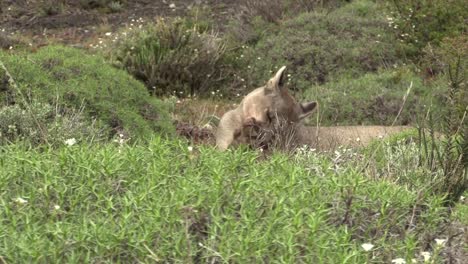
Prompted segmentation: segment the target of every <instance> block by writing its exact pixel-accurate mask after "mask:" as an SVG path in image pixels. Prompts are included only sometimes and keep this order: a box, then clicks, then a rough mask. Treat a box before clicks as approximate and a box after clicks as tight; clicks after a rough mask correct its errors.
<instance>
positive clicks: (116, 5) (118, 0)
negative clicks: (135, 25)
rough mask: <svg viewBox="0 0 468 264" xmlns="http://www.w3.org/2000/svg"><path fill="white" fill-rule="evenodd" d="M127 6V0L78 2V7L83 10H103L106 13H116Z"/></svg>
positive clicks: (82, 0) (81, 0)
mask: <svg viewBox="0 0 468 264" xmlns="http://www.w3.org/2000/svg"><path fill="white" fill-rule="evenodd" d="M126 4H127V0H80V6H81V7H82V8H85V9H96V8H97V9H103V10H105V11H108V12H118V11H121V10H122V8H123V7H124V6H125V5H126Z"/></svg>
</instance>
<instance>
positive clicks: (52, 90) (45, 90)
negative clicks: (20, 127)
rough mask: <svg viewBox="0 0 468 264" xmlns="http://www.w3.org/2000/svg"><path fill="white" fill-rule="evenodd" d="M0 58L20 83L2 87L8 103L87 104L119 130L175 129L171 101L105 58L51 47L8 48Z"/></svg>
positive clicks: (142, 133)
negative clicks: (151, 93)
mask: <svg viewBox="0 0 468 264" xmlns="http://www.w3.org/2000/svg"><path fill="white" fill-rule="evenodd" d="M0 61H2V62H3V64H4V65H5V66H6V68H7V70H8V71H9V72H10V74H11V76H12V78H13V79H14V81H15V82H16V84H17V86H18V89H16V88H15V87H12V86H11V85H6V86H5V85H4V86H2V87H3V88H2V89H1V91H0V99H1V100H2V104H7V105H9V104H14V103H17V104H21V105H22V106H21V108H22V109H24V108H25V107H27V105H28V104H30V103H31V102H39V103H43V104H49V105H54V106H55V105H58V106H60V109H67V110H70V111H73V109H75V110H76V109H81V108H84V111H83V112H84V113H85V114H86V115H87V116H88V117H92V118H94V119H97V120H98V121H102V122H103V124H104V125H106V126H108V127H110V128H112V129H113V133H120V132H122V131H126V132H128V133H129V134H130V136H131V137H141V136H148V135H149V134H150V133H152V132H154V131H156V132H159V133H164V134H165V133H172V131H173V126H172V123H171V121H170V116H169V105H168V104H166V103H164V102H161V101H160V100H158V99H156V98H151V97H150V96H149V95H148V93H147V91H146V89H145V87H144V86H143V85H142V84H141V83H139V82H138V81H136V80H135V79H133V78H132V77H131V76H129V75H128V74H127V73H125V72H124V71H121V70H118V69H115V68H113V67H112V66H110V65H108V64H106V63H105V62H104V61H103V59H102V58H99V57H97V56H92V55H87V54H86V53H84V52H83V51H80V50H78V49H73V48H66V47H61V46H48V47H44V48H42V49H40V50H38V51H37V52H36V53H31V54H26V53H25V54H22V53H18V54H14V53H7V52H3V53H0ZM0 71H1V70H0ZM0 73H1V72H0Z"/></svg>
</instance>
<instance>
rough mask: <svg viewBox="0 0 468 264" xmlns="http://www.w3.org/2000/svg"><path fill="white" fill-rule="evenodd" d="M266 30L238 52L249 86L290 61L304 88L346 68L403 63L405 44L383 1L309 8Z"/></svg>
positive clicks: (353, 71)
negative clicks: (382, 6) (390, 26)
mask: <svg viewBox="0 0 468 264" xmlns="http://www.w3.org/2000/svg"><path fill="white" fill-rule="evenodd" d="M261 34H262V35H260V38H259V39H258V41H256V44H255V45H253V46H246V48H244V49H242V52H239V54H238V64H239V68H241V77H240V78H243V79H245V83H246V86H247V87H255V86H257V85H260V84H262V83H263V82H264V81H265V80H266V79H267V78H269V77H270V76H271V74H272V73H273V72H274V71H275V70H276V69H277V68H276V67H281V65H287V66H288V73H290V74H291V78H290V83H292V84H293V86H294V87H296V88H297V89H299V90H304V89H307V88H309V87H311V86H312V85H314V84H316V83H318V84H323V83H325V82H328V81H332V80H334V79H336V78H339V76H340V75H341V74H344V73H346V74H350V75H352V76H359V75H362V74H364V73H367V72H375V71H377V70H378V69H379V68H381V67H388V66H394V65H395V64H401V62H402V59H401V58H400V57H399V56H400V53H399V52H400V50H401V48H402V47H400V44H399V43H398V42H396V40H395V38H394V36H393V34H392V32H391V31H389V29H388V27H387V23H386V21H385V16H384V14H382V12H381V10H380V6H379V5H378V4H376V3H373V2H370V1H356V2H352V3H350V4H347V5H344V6H342V7H340V8H338V9H334V10H332V11H330V12H329V13H327V12H325V11H321V12H311V13H303V14H300V15H298V16H297V17H295V18H292V19H290V20H286V21H284V22H283V23H282V24H281V25H279V26H275V27H270V28H267V31H266V32H262V33H261Z"/></svg>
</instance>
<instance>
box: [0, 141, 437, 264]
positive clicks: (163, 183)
mask: <svg viewBox="0 0 468 264" xmlns="http://www.w3.org/2000/svg"><path fill="white" fill-rule="evenodd" d="M0 151H1V152H2V154H3V155H0V164H2V166H3V167H2V170H0V189H1V190H8V192H3V193H2V195H1V196H0V203H1V204H2V205H3V209H2V210H1V211H0V223H1V224H0V232H1V233H2V234H3V235H2V236H1V237H0V243H1V244H2V258H3V260H5V261H7V262H12V261H13V262H44V263H46V262H47V263H50V262H72V263H74V262H87V263H88V262H127V263H128V262H154V261H156V262H184V263H189V262H195V263H199V262H229V263H256V262H264V261H267V262H269V261H274V260H282V261H284V262H287V263H295V262H306V263H319V262H324V263H343V262H345V261H349V262H352V263H364V262H366V261H367V260H368V259H369V258H371V257H372V261H375V262H382V263H390V262H391V260H392V259H395V258H398V257H402V258H406V259H411V258H413V257H417V256H418V255H419V254H420V252H421V251H423V250H424V251H426V250H428V249H430V248H431V247H432V246H433V245H434V242H433V241H434V240H433V239H434V238H443V236H441V235H442V234H441V233H440V232H441V231H440V230H441V225H443V223H444V219H445V218H446V210H445V209H444V207H442V206H441V205H442V199H441V197H438V196H430V195H428V192H426V191H425V190H421V191H420V190H418V191H409V190H407V189H406V188H405V187H401V186H398V185H396V184H394V183H392V182H390V181H373V180H370V179H369V178H367V177H365V176H364V175H362V174H360V173H358V172H357V171H356V169H355V166H354V165H352V164H347V163H340V162H336V161H337V158H336V157H332V158H327V157H326V156H321V155H318V154H316V153H314V152H308V151H305V152H304V153H302V154H297V155H294V156H291V157H286V156H284V155H279V154H276V155H273V156H272V157H271V158H270V159H268V160H266V161H257V154H256V153H255V152H246V151H244V150H242V149H238V150H235V151H230V152H225V153H220V152H218V151H216V150H214V149H212V148H208V147H200V148H197V147H194V148H191V149H190V148H188V146H187V145H186V144H184V143H181V142H177V141H164V140H161V139H160V138H156V139H154V140H152V141H151V142H150V143H149V145H142V146H139V145H134V146H127V145H126V144H123V145H122V144H107V145H88V144H76V145H73V146H66V147H65V146H64V147H61V148H59V149H49V148H45V149H43V150H41V151H38V150H35V149H27V148H24V147H21V146H20V145H10V146H7V147H2V148H0ZM415 214H416V216H417V217H416V218H415ZM389 234H391V235H389ZM363 243H372V244H374V245H375V249H373V250H372V252H367V251H365V250H363V249H362V247H361V245H362V244H363Z"/></svg>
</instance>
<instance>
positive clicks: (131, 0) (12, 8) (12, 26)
mask: <svg viewBox="0 0 468 264" xmlns="http://www.w3.org/2000/svg"><path fill="white" fill-rule="evenodd" d="M98 2H99V0H2V1H0V34H3V35H12V36H15V37H16V38H26V39H29V40H31V39H32V40H33V42H35V43H36V44H37V43H41V42H44V41H45V40H47V39H53V40H54V42H60V43H65V44H72V45H76V46H80V44H83V43H84V42H87V39H89V38H93V37H94V36H95V35H96V34H99V33H100V31H102V30H103V29H105V30H111V31H112V30H115V29H117V28H118V27H121V26H123V25H125V24H128V23H131V21H132V19H134V20H136V19H140V18H142V19H144V20H146V21H148V20H152V19H155V18H157V17H173V16H183V15H184V14H186V13H187V12H190V10H192V9H194V8H209V9H208V10H210V12H209V13H210V14H211V16H212V19H213V20H214V21H215V22H217V23H216V24H217V25H219V26H220V28H222V25H224V23H223V22H225V21H226V20H227V19H228V18H229V17H230V16H232V15H234V14H235V13H236V7H237V5H238V4H237V3H238V1H237V0H126V1H122V2H124V3H125V2H126V3H125V4H123V5H122V7H121V9H120V10H118V11H114V12H113V11H111V10H110V9H109V8H108V7H107V6H104V7H102V6H99V5H98V4H97V3H98ZM115 2H119V1H118V0H116V1H115ZM83 3H87V4H86V5H84V4H83Z"/></svg>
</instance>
